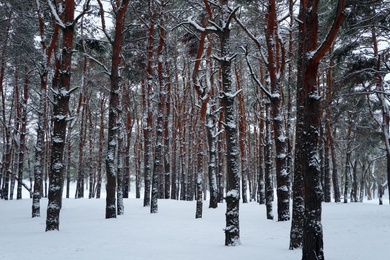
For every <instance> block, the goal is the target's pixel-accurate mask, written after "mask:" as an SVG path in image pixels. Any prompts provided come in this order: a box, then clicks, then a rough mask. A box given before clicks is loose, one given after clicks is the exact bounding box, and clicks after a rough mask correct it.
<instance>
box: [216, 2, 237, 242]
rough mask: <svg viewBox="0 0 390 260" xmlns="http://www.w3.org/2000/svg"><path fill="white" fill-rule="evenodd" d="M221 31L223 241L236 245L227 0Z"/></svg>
mask: <svg viewBox="0 0 390 260" xmlns="http://www.w3.org/2000/svg"><path fill="white" fill-rule="evenodd" d="M220 4H221V8H222V10H221V25H222V27H221V31H220V32H219V35H218V36H219V40H220V51H221V57H220V59H219V62H220V66H221V71H222V90H223V96H222V106H223V112H224V115H225V134H226V197H225V200H226V228H225V245H226V246H237V245H239V244H241V242H240V225H239V201H240V161H239V156H240V150H239V146H238V140H237V139H238V136H237V125H236V122H237V110H236V105H235V100H236V90H235V87H234V85H233V84H232V71H231V65H232V61H233V59H234V55H232V53H231V51H230V28H229V26H230V22H231V15H233V14H232V12H231V11H229V6H228V0H220Z"/></svg>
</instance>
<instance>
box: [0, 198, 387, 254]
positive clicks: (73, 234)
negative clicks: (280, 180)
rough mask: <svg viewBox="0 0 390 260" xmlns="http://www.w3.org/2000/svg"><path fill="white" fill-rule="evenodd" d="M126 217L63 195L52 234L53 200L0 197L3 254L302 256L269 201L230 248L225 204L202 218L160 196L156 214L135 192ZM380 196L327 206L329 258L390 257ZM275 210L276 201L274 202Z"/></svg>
mask: <svg viewBox="0 0 390 260" xmlns="http://www.w3.org/2000/svg"><path fill="white" fill-rule="evenodd" d="M131 195H132V196H131V198H130V199H125V202H124V204H125V214H124V215H123V216H118V218H116V219H110V220H106V219H104V214H105V197H104V194H103V198H102V199H64V200H63V208H62V210H61V216H60V231H59V232H57V231H51V232H45V220H46V219H45V218H46V207H47V199H42V200H41V217H40V218H34V219H32V218H31V200H30V199H27V198H26V197H27V196H25V198H26V199H22V200H18V201H17V200H14V201H4V200H1V201H0V259H4V260H19V259H31V260H38V259H39V260H46V259H47V260H49V259H50V260H53V259H54V260H57V259H58V260H65V259H81V260H89V259H93V260H100V259H102V260H103V259H104V260H106V259H136V260H137V259H156V260H160V259H161V260H164V259H169V260H175V259H178V260H179V259H180V260H189V259H197V260H208V259H212V260H219V259H221V260H229V259H245V260H246V259H248V260H250V259H264V260H295V259H296V260H298V259H301V250H294V251H291V250H289V249H288V245H289V233H290V225H291V223H290V222H277V221H270V220H266V213H265V206H264V205H258V204H257V203H256V202H250V203H247V204H241V205H240V229H241V230H240V233H241V243H242V244H241V245H240V246H237V247H230V248H229V247H225V246H224V231H223V228H224V227H225V210H226V207H225V204H219V207H218V208H217V209H209V208H208V201H204V206H203V218H202V219H195V203H196V202H195V201H192V202H187V201H175V200H159V201H158V206H159V212H158V213H157V214H150V213H149V210H150V209H149V208H144V207H143V206H142V205H143V201H142V200H140V199H135V198H134V194H131ZM387 198H388V197H387V195H386V200H384V202H385V205H383V206H379V205H378V200H377V199H375V200H372V201H365V202H363V203H348V204H344V203H339V204H336V203H327V204H325V203H324V204H323V221H322V223H323V228H324V250H325V258H326V259H327V260H339V259H343V260H366V259H375V260H381V259H388V255H389V243H388V241H389V237H390V207H389V205H388V203H387V201H388V200H387ZM274 209H275V210H276V205H275V206H274Z"/></svg>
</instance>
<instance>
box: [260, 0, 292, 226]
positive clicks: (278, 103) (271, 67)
mask: <svg viewBox="0 0 390 260" xmlns="http://www.w3.org/2000/svg"><path fill="white" fill-rule="evenodd" d="M266 22H267V26H266V34H265V38H266V43H267V50H268V62H267V68H268V72H269V78H270V90H271V100H270V101H271V111H272V119H273V128H274V131H275V138H274V142H275V153H276V154H275V170H276V186H277V191H276V193H277V199H278V208H277V211H278V221H287V220H289V219H290V173H289V172H288V170H287V144H288V143H287V139H288V138H287V136H286V132H285V122H284V116H283V103H282V95H283V93H282V87H281V82H280V76H279V75H280V74H283V69H284V64H282V65H279V64H280V63H284V62H285V61H284V60H283V59H282V57H279V55H281V54H280V53H284V50H281V48H282V47H281V44H280V41H281V39H279V38H278V37H280V36H279V32H278V24H277V23H278V21H277V17H276V1H275V0H269V2H268V11H267V14H266ZM278 54H279V55H278ZM279 60H280V61H279Z"/></svg>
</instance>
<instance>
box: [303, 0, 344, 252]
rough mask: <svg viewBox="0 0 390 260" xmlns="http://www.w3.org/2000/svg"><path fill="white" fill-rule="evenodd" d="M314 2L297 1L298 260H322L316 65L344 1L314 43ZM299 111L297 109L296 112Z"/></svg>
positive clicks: (337, 24) (339, 18) (338, 22)
mask: <svg viewBox="0 0 390 260" xmlns="http://www.w3.org/2000/svg"><path fill="white" fill-rule="evenodd" d="M318 5H319V1H318V0H301V1H300V10H299V16H298V20H299V21H300V23H299V33H298V45H299V46H298V57H299V58H298V81H297V82H298V88H297V107H298V115H297V119H298V120H297V124H298V125H300V126H301V127H299V128H298V127H297V136H301V139H300V141H302V142H300V143H298V142H297V143H296V149H297V153H298V154H300V158H301V159H302V166H303V168H302V170H303V180H304V192H305V198H304V200H305V220H304V228H303V240H302V243H303V244H302V246H303V247H302V259H303V260H308V259H318V260H321V259H324V250H323V231H322V224H321V214H322V207H321V202H322V200H323V192H322V189H321V182H320V176H321V172H320V168H319V165H318V159H317V149H318V134H319V130H320V129H319V127H320V116H321V114H320V105H321V104H320V96H319V94H318V89H317V87H318V86H317V73H318V65H319V62H320V61H321V59H322V58H323V56H324V55H325V53H326V52H327V51H329V49H330V47H331V45H332V43H333V41H334V39H335V38H336V35H337V32H338V29H339V28H340V26H341V22H342V16H343V10H344V7H345V0H340V1H339V3H338V6H337V12H336V18H335V20H334V23H333V25H332V27H331V29H330V31H329V33H328V34H327V37H326V39H325V40H324V42H323V43H322V44H321V45H320V47H319V48H317V44H318ZM299 108H301V109H299Z"/></svg>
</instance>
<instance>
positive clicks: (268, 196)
mask: <svg viewBox="0 0 390 260" xmlns="http://www.w3.org/2000/svg"><path fill="white" fill-rule="evenodd" d="M265 102H266V104H265V115H266V116H265V118H266V119H265V147H264V160H265V162H264V164H265V176H264V179H265V185H264V186H265V206H266V214H267V219H274V214H273V205H272V203H273V201H274V185H273V181H272V175H273V162H272V141H271V120H270V118H271V116H270V103H269V101H265Z"/></svg>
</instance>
